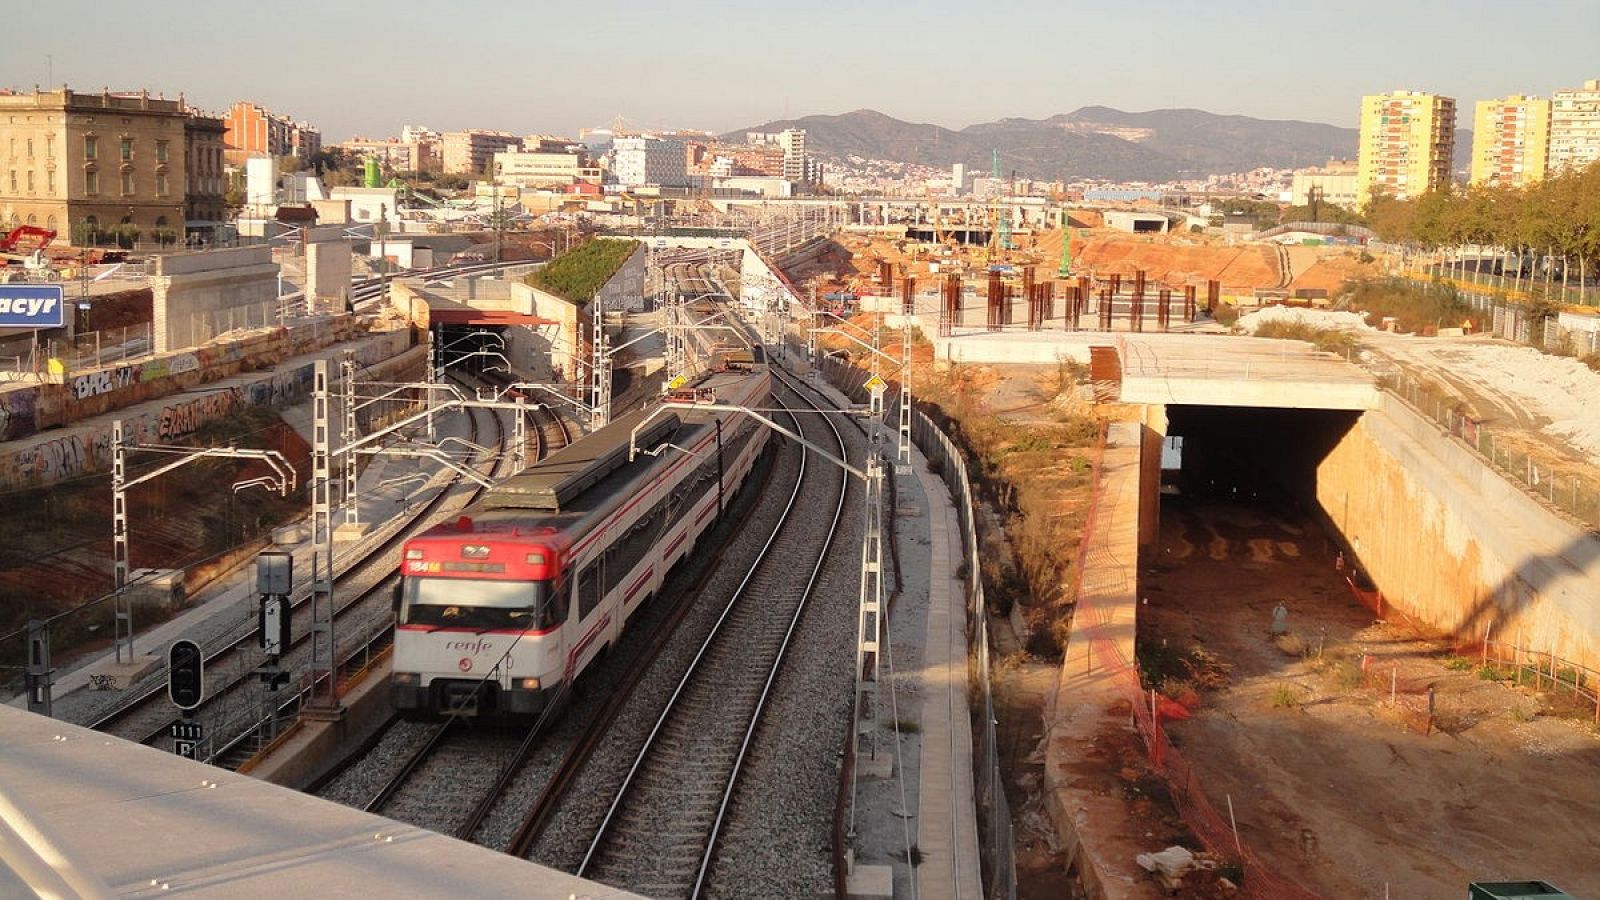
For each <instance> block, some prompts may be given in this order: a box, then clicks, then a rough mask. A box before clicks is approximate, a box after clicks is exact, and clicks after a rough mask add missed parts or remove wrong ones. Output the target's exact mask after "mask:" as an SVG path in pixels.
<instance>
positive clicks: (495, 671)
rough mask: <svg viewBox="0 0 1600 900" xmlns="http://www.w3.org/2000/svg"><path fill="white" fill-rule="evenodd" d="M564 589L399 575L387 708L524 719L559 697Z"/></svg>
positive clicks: (426, 714)
mask: <svg viewBox="0 0 1600 900" xmlns="http://www.w3.org/2000/svg"><path fill="white" fill-rule="evenodd" d="M570 593H571V592H570V589H569V588H568V586H567V585H566V584H564V583H557V584H556V585H555V586H554V587H552V586H551V583H550V582H548V581H526V580H505V581H499V580H489V579H466V578H444V577H428V576H412V575H408V576H406V577H405V578H403V579H402V581H401V584H400V585H399V586H398V587H397V588H396V591H395V622H396V631H395V656H394V659H395V661H396V668H395V670H394V672H393V674H392V675H391V677H390V695H391V699H392V701H393V703H394V708H395V710H396V711H397V712H398V713H399V714H400V715H401V716H403V717H405V718H411V719H426V718H437V717H440V716H445V715H459V716H490V715H496V716H514V717H533V716H538V715H541V714H543V713H544V711H545V710H546V709H548V708H549V707H550V706H551V705H552V704H553V703H554V702H556V701H557V699H558V698H559V697H560V696H561V695H562V693H563V692H562V687H563V684H564V673H563V671H562V665H561V660H562V658H563V656H564V653H563V641H562V632H563V628H562V625H563V624H564V623H565V621H566V619H567V615H568V610H569V607H570V603H569V602H568V599H569V597H570Z"/></svg>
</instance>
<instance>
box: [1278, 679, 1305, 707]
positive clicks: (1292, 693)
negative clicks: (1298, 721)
mask: <svg viewBox="0 0 1600 900" xmlns="http://www.w3.org/2000/svg"><path fill="white" fill-rule="evenodd" d="M1299 705H1300V689H1299V688H1297V687H1295V686H1294V685H1292V684H1280V685H1276V686H1274V687H1273V688H1272V708H1273V709H1294V708H1295V707H1297V706H1299Z"/></svg>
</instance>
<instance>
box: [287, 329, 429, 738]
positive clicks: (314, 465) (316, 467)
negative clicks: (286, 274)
mask: <svg viewBox="0 0 1600 900" xmlns="http://www.w3.org/2000/svg"><path fill="white" fill-rule="evenodd" d="M311 396H312V400H311V403H312V411H313V419H312V426H311V427H312V450H311V542H312V548H313V549H312V552H311V579H312V589H311V687H310V692H309V695H308V696H307V699H306V710H305V713H306V715H310V716H313V717H315V718H319V719H330V720H331V719H340V718H343V716H344V707H343V705H342V704H341V702H340V700H339V685H338V679H339V662H338V659H337V654H338V646H339V645H338V643H337V641H336V640H335V637H334V630H333V625H334V614H333V613H334V610H333V527H332V526H333V523H332V518H333V505H332V503H331V502H330V500H329V481H330V480H331V475H330V460H331V456H332V447H331V446H330V440H329V434H328V431H329V422H328V361H327V360H326V359H319V360H317V361H316V364H315V366H314V371H313V375H312V395H311ZM429 408H430V409H432V402H431V398H430V402H429Z"/></svg>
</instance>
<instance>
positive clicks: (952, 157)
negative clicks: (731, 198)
mask: <svg viewBox="0 0 1600 900" xmlns="http://www.w3.org/2000/svg"><path fill="white" fill-rule="evenodd" d="M785 128H804V129H805V130H806V137H807V145H808V148H809V149H810V150H811V152H812V153H813V154H816V155H819V156H823V157H833V158H836V159H842V158H844V157H847V156H861V157H865V158H868V159H882V160H895V161H899V162H905V163H916V164H920V165H927V166H936V167H944V166H948V165H950V164H951V163H958V162H959V163H965V164H966V165H967V167H968V171H970V172H975V173H983V172H987V171H989V168H990V162H991V152H992V150H995V149H998V150H999V151H1000V165H1001V170H1002V171H1003V172H1005V173H1006V174H1010V173H1011V172H1012V171H1013V170H1014V171H1015V172H1016V173H1017V174H1018V175H1020V176H1023V177H1027V178H1037V179H1049V180H1054V179H1057V178H1061V179H1068V180H1070V179H1074V178H1097V179H1107V180H1112V181H1165V180H1170V179H1175V178H1195V177H1203V176H1205V175H1212V174H1226V173H1229V172H1244V171H1248V170H1250V169H1254V168H1257V167H1260V166H1272V167H1277V168H1289V167H1298V166H1309V165H1318V164H1321V163H1324V162H1327V161H1328V159H1330V158H1332V157H1352V156H1354V155H1355V152H1356V142H1357V137H1358V134H1357V131H1356V129H1354V128H1340V127H1338V126H1334V125H1323V124H1319V123H1316V122H1298V121H1293V120H1282V119H1255V118H1251V117H1249V116H1221V115H1217V114H1215V113H1208V112H1205V111H1203V110H1198V109H1158V110H1152V111H1150V112H1141V113H1130V112H1123V111H1122V110H1118V109H1111V108H1110V107H1105V106H1086V107H1084V108H1082V109H1079V110H1077V111H1076V112H1070V113H1063V114H1061V115H1056V116H1051V117H1050V118H1048V119H1017V118H1011V119H1000V120H998V121H995V122H984V123H981V124H978V125H970V126H968V127H966V128H963V129H960V130H959V131H957V130H953V129H949V128H944V127H941V126H938V125H929V124H924V123H913V122H903V121H901V120H899V119H896V118H894V117H892V116H887V115H884V114H883V113H880V112H876V111H874V110H870V109H859V110H856V111H854V112H848V113H845V114H843V115H837V116H804V117H802V118H798V119H782V120H779V121H775V122H768V123H766V124H763V125H756V126H752V127H750V128H745V129H740V130H739V131H737V132H732V133H730V134H729V135H727V137H728V139H730V140H739V139H742V138H743V136H744V132H746V131H782V130H783V129H785ZM1463 134H1466V133H1465V132H1463ZM1459 139H1460V135H1458V140H1459ZM1469 146H1470V142H1469V143H1458V144H1457V147H1458V148H1462V149H1458V151H1457V154H1456V155H1457V157H1458V160H1459V159H1465V152H1466V151H1465V149H1464V148H1466V147H1469Z"/></svg>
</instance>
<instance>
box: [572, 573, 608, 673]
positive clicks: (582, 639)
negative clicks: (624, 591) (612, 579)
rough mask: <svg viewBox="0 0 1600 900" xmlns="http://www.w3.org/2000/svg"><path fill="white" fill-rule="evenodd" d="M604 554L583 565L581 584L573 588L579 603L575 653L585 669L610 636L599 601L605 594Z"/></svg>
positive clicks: (603, 606)
mask: <svg viewBox="0 0 1600 900" xmlns="http://www.w3.org/2000/svg"><path fill="white" fill-rule="evenodd" d="M604 568H605V554H599V555H597V556H595V558H594V559H592V560H590V561H589V564H588V565H586V566H584V567H583V571H582V572H581V573H580V574H579V575H578V583H577V586H576V587H575V588H574V594H575V597H574V598H573V599H575V600H576V601H577V603H578V616H577V622H578V628H577V630H576V632H575V634H576V635H577V636H578V642H577V644H576V645H574V647H573V649H572V653H573V656H574V658H575V659H576V661H577V664H578V666H577V667H578V670H579V671H582V670H583V668H584V667H585V666H586V665H588V661H589V660H590V659H592V658H593V657H594V655H595V653H597V652H598V651H599V650H600V648H601V647H603V646H605V643H606V641H607V640H608V638H609V631H608V629H607V627H606V626H607V624H608V623H607V622H606V617H607V613H606V610H605V605H604V604H603V603H601V602H600V601H601V600H602V599H604V597H605V572H604Z"/></svg>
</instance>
